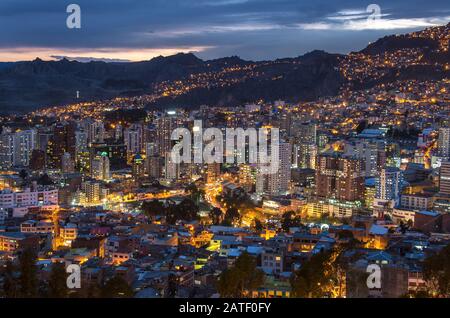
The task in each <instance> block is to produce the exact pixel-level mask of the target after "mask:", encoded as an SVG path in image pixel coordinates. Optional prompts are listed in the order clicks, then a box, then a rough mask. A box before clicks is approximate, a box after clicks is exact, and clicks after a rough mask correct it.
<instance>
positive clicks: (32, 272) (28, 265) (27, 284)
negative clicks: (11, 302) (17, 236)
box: [19, 249, 38, 298]
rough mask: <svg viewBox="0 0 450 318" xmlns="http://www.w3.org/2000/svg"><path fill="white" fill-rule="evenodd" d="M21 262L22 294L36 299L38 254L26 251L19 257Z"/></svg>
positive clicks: (29, 250) (20, 279) (30, 250)
mask: <svg viewBox="0 0 450 318" xmlns="http://www.w3.org/2000/svg"><path fill="white" fill-rule="evenodd" d="M19 262H20V278H19V281H20V294H21V296H22V297H25V298H32V297H36V296H37V293H38V279H37V270H36V253H35V252H34V251H33V250H32V249H25V250H24V251H23V252H22V254H21V255H20V256H19Z"/></svg>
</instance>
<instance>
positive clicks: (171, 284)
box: [167, 274, 178, 298]
mask: <svg viewBox="0 0 450 318" xmlns="http://www.w3.org/2000/svg"><path fill="white" fill-rule="evenodd" d="M177 290H178V280H177V276H176V275H175V274H170V275H169V277H168V279H167V298H175V296H176V295H177Z"/></svg>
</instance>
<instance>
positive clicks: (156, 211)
mask: <svg viewBox="0 0 450 318" xmlns="http://www.w3.org/2000/svg"><path fill="white" fill-rule="evenodd" d="M141 209H142V212H144V214H145V215H146V216H147V217H149V218H150V219H152V220H153V219H154V217H155V216H157V215H162V214H164V213H165V208H164V204H163V203H162V202H161V201H159V200H151V201H144V202H143V203H142V206H141Z"/></svg>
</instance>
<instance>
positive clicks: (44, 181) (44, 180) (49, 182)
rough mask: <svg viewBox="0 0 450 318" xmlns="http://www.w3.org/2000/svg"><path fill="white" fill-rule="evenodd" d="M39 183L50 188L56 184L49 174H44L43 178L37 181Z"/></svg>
mask: <svg viewBox="0 0 450 318" xmlns="http://www.w3.org/2000/svg"><path fill="white" fill-rule="evenodd" d="M37 183H38V184H39V185H43V186H48V185H53V184H55V183H54V182H53V180H52V179H51V178H50V177H49V176H48V174H46V173H44V174H43V175H42V176H40V177H39V179H38V180H37Z"/></svg>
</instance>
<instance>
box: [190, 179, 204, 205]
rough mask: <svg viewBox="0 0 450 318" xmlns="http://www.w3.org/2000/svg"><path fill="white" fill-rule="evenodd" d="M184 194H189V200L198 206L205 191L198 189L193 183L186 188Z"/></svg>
mask: <svg viewBox="0 0 450 318" xmlns="http://www.w3.org/2000/svg"><path fill="white" fill-rule="evenodd" d="M186 192H188V193H189V195H190V198H191V200H192V201H194V202H195V203H196V204H197V205H198V204H199V202H200V200H201V199H203V198H204V196H205V191H204V190H201V189H199V188H198V187H197V186H196V185H195V183H191V184H189V185H188V186H187V187H186Z"/></svg>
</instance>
